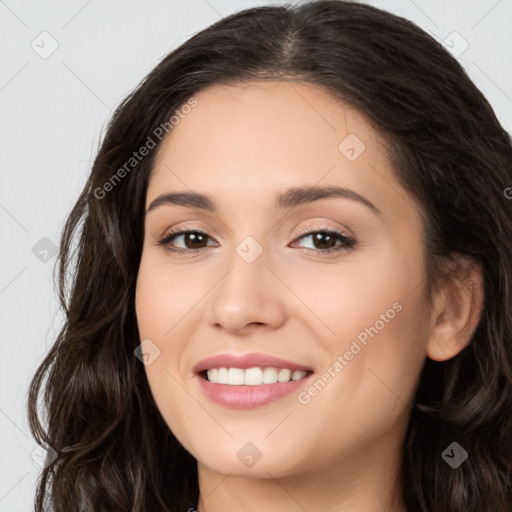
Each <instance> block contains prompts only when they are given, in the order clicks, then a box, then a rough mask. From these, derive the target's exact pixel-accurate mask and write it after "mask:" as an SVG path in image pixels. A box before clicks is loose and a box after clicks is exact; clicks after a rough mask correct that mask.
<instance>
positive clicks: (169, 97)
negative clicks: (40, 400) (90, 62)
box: [28, 1, 512, 512]
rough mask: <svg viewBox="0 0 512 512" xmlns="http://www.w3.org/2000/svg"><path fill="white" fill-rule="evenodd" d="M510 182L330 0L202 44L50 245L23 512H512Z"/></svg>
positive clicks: (227, 30)
mask: <svg viewBox="0 0 512 512" xmlns="http://www.w3.org/2000/svg"><path fill="white" fill-rule="evenodd" d="M511 169H512V145H511V140H510V137H509V135H508V134H507V133H506V132H505V130H504V129H503V128H502V127H501V125H500V124H499V122H498V120H497V119H496V116H495V115H494V113H493V111H492V109H491V107H490V105H489V103H488V102H487V101H486V100H485V98H484V97H483V95H482V94H481V92H480V91H479V90H478V89H477V88H476V87H475V85H474V84H473V83H472V82H471V81H470V80H469V79H468V77H467V76H466V74H465V73H464V71H463V69H462V68H461V66H460V65H459V64H458V63H457V61H456V60H454V59H453V58H452V57H451V56H450V54H448V53H447V52H446V51H445V50H444V49H443V48H442V46H441V45H440V44H438V43H437V42H436V41H435V40H433V39H432V38H431V37H430V36H428V35H427V34H426V33H425V32H423V31H422V30H420V29H419V28H418V27H417V26H415V25H414V24H413V23H411V22H409V21H407V20H405V19H403V18H400V17H398V16H395V15H392V14H389V13H387V12H384V11H381V10H379V9H376V8H374V7H371V6H368V5H359V4H356V3H351V2H337V1H320V2H314V3H306V4H302V5H300V6H295V7H294V6H286V7H262V8H254V9H248V10H245V11H242V12H239V13H237V14H234V15H232V16H229V17H227V18H224V19H222V20H221V21H219V22H218V23H216V24H214V25H212V26H211V27H209V28H207V29H206V30H204V31H202V32H200V33H198V34H197V35H195V36H194V37H192V38H191V39H189V40H188V41H187V42H186V43H185V44H183V45H182V46H181V47H179V48H178V49H176V50H175V51H173V52H172V53H170V54H169V55H168V56H167V57H166V58H165V59H163V61H162V62H161V63H160V64H159V65H158V66H157V67H156V68H155V69H154V70H153V71H152V72H151V73H150V74H149V75H148V77H147V78H146V79H145V80H144V81H143V82H142V83H141V85H140V86H139V87H138V88H137V89H136V90H135V91H134V92H133V93H132V94H131V95H130V96H129V97H128V98H127V99H126V100H125V101H124V102H123V103H122V104H121V105H120V107H119V108H118V109H117V110H116V112H115V114H114V116H113V118H112V120H111V122H110V124H109V126H108V130H107V133H106V135H105V137H104V140H103V143H102V146H101V148H100V150H99V153H98V155H97V157H96V159H95V162H94V165H93V168H92V171H91V174H90V177H89V180H88V182H87V184H86V186H85V188H84V191H83V192H82V194H81V195H80V197H79V199H78V201H77V204H76V206H75V207H74V209H73V211H72V212H71V215H70V217H69V220H68V222H67V224H66V227H65V230H64V233H63V237H62V241H61V247H60V267H59V271H60V273H59V277H60V279H59V285H60V286H59V290H60V299H61V303H62V305H63V307H64V309H65V312H66V324H65V325H64V327H63V329H62V331H61V333H60V335H59V337H58V339H57V341H56V343H55V345H54V346H53V348H52V350H51V351H50V353H49V354H48V356H47V358H46V359H45V360H44V361H43V363H42V364H41V367H40V368H39V370H38V372H37V373H36V375H35V376H34V379H33V382H32V384H31V388H30V395H29V403H28V406H29V417H30V422H31V429H32V432H33V435H34V436H35V437H36V439H37V441H38V442H39V443H46V444H48V445H50V446H51V447H52V448H53V449H54V450H55V452H56V454H57V457H56V459H55V460H53V461H52V462H51V463H50V464H49V465H48V466H47V467H46V468H45V469H44V471H43V473H42V479H41V482H40V485H39V489H38V495H37V499H36V502H37V503H36V510H38V511H39V510H43V502H44V499H45V495H46V497H47V499H48V500H49V501H50V502H51V503H52V506H53V507H54V508H53V510H55V511H58V512H60V511H64V510H66V511H69V510H91V511H92V510H94V511H99V510H105V511H107V510H116V511H118V510H134V511H135V510H137V511H146V510H147V511H156V510H162V511H164V510H165V511H178V510H191V509H192V510H193V509H197V510H198V511H199V512H206V511H214V510H266V511H272V510H277V509H279V510H281V511H283V510H286V511H291V510H332V511H336V510H366V511H377V510H379V511H381V510H386V511H393V512H395V511H396V512H398V511H400V512H401V511H414V512H416V511H422V512H427V511H428V512H446V511H448V510H449V511H454V512H458V511H463V510H464V511H465V512H467V511H475V512H476V511H478V512H482V511H507V510H512V499H511V486H510V469H509V468H510V462H511V458H512V439H511V431H512V429H511V427H512V425H511V417H510V411H511V410H512V398H511V397H512V395H511V387H512V367H511V362H512V345H511V339H510V336H511V335H510V332H512V325H511V324H512V296H511V294H512V283H511V276H512V223H511V221H510V219H511V215H512V203H511V201H510V200H509V199H508V196H507V192H506V191H507V190H508V189H509V188H510V186H512V171H511ZM74 243H78V245H76V246H75V245H73V244H74ZM75 265H76V266H75ZM45 375H47V376H48V380H47V382H46V383H45V385H44V389H45V397H46V404H45V405H46V409H45V413H46V415H47V417H48V425H47V427H44V426H43V425H42V423H41V421H40V418H39V416H38V413H37V409H36V403H37V397H38V395H39V394H40V392H41V391H42V390H43V379H44V377H45Z"/></svg>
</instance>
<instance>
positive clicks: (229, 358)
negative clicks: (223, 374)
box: [194, 353, 313, 373]
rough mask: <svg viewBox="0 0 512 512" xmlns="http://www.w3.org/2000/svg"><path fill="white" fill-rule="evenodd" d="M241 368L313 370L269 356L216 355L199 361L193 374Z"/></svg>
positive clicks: (255, 354)
mask: <svg viewBox="0 0 512 512" xmlns="http://www.w3.org/2000/svg"><path fill="white" fill-rule="evenodd" d="M223 367H225V368H241V369H243V370H245V369H247V368H254V367H273V368H287V369H289V370H304V371H310V372H312V371H313V370H312V369H311V368H309V367H308V366H305V365H303V364H298V363H294V362H293V361H288V360H286V359H281V358H279V357H274V356H271V355H269V354H258V353H251V354H244V355H237V354H217V355H215V356H211V357H207V358H206V359H203V360H201V361H199V363H197V364H196V365H195V366H194V372H195V373H201V372H203V371H205V370H210V369H211V368H223Z"/></svg>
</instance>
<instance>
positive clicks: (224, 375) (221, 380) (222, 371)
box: [208, 368, 228, 384]
mask: <svg viewBox="0 0 512 512" xmlns="http://www.w3.org/2000/svg"><path fill="white" fill-rule="evenodd" d="M208 378H210V376H209V375H208ZM217 383H218V384H227V383H228V369H227V368H219V373H218V377H217Z"/></svg>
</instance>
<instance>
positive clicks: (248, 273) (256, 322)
mask: <svg viewBox="0 0 512 512" xmlns="http://www.w3.org/2000/svg"><path fill="white" fill-rule="evenodd" d="M228 265H229V268H228V270H227V271H226V272H224V275H223V277H221V279H220V281H219V282H218V283H217V285H216V286H215V287H214V288H213V289H212V291H211V292H210V293H209V294H208V295H209V296H210V297H209V307H208V312H207V319H208V323H209V325H211V326H213V327H215V328H222V329H224V330H225V331H226V332H228V333H230V334H237V335H243V334H245V333H246V334H249V333H251V332H253V331H254V329H263V330H273V329H277V328H279V327H280V326H281V325H282V324H283V323H284V322H285V319H286V308H285V300H286V296H285V294H286V287H285V286H283V284H282V282H281V281H280V280H279V278H278V277H276V274H277V272H276V270H275V269H273V268H272V264H271V262H270V258H268V257H267V254H266V252H265V251H263V253H261V254H260V255H259V256H258V257H257V258H256V259H255V260H254V261H252V262H251V260H250V259H248V258H246V257H245V255H243V257H242V256H240V254H239V253H238V252H236V251H233V255H232V257H231V258H230V260H229V263H228Z"/></svg>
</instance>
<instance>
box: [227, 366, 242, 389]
mask: <svg viewBox="0 0 512 512" xmlns="http://www.w3.org/2000/svg"><path fill="white" fill-rule="evenodd" d="M244 374H245V372H244V371H243V370H242V369H241V368H230V369H229V370H228V384H234V385H240V384H244V380H245V379H244Z"/></svg>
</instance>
